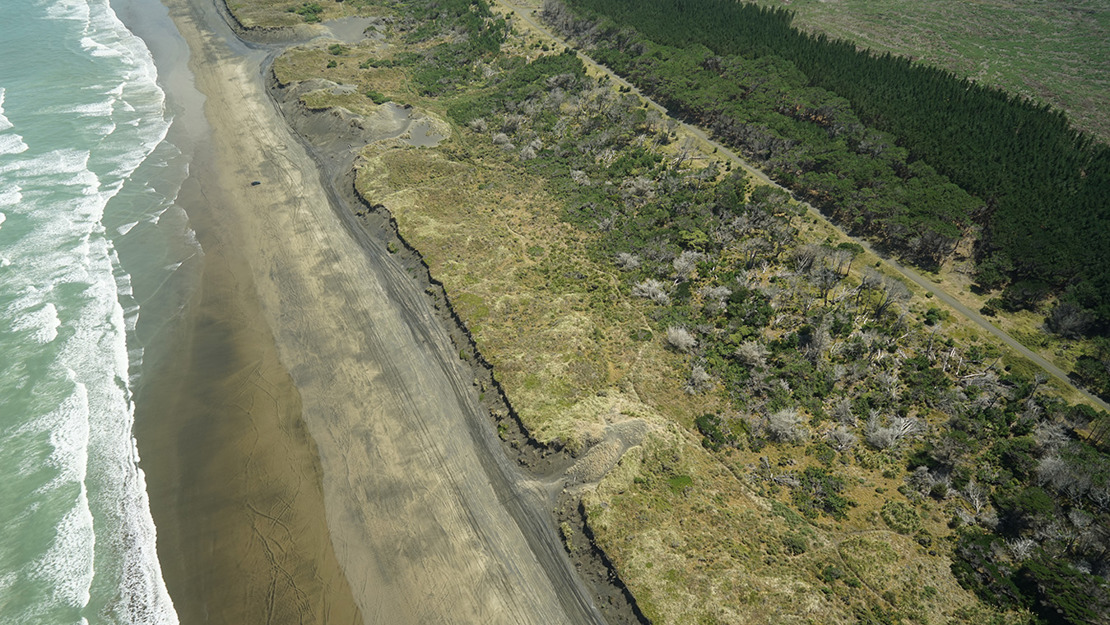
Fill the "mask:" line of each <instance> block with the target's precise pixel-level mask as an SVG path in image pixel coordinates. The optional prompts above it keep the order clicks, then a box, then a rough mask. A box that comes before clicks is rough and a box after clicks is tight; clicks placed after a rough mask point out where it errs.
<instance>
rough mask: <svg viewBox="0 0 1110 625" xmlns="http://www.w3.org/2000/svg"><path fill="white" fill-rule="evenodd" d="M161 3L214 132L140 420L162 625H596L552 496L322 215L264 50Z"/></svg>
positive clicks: (419, 314) (398, 277) (418, 301)
mask: <svg viewBox="0 0 1110 625" xmlns="http://www.w3.org/2000/svg"><path fill="white" fill-rule="evenodd" d="M166 5H167V6H169V8H170V13H171V16H172V17H173V18H174V20H175V22H176V23H177V26H178V29H179V30H180V32H181V33H182V35H183V36H184V37H185V39H186V41H187V42H188V43H189V47H190V49H191V60H190V67H191V69H192V71H193V75H194V78H195V81H196V86H197V88H198V89H199V90H200V91H201V92H202V93H203V94H204V96H205V97H206V102H205V105H204V115H205V118H206V120H207V125H208V126H209V128H210V133H208V132H207V131H206V138H205V139H203V140H202V141H201V142H200V143H201V145H200V148H199V149H198V152H197V156H196V158H195V160H194V164H193V168H192V170H191V176H190V179H189V180H188V181H187V183H186V185H185V187H184V188H183V189H182V194H181V197H180V198H179V204H181V205H182V206H183V207H184V208H185V209H186V211H187V212H188V213H189V215H190V219H191V221H192V222H193V224H194V227H195V228H196V230H197V234H198V239H199V241H200V242H201V245H202V246H203V248H204V250H205V267H204V272H203V280H202V285H201V288H200V293H199V294H198V296H197V298H196V300H195V302H194V304H193V306H192V307H191V308H190V314H189V315H188V318H187V319H186V320H184V321H183V323H182V324H181V326H182V328H181V330H180V332H179V333H178V335H177V336H176V337H175V339H174V340H175V347H174V355H175V357H173V358H169V359H167V361H168V362H167V363H166V364H165V365H164V367H163V368H164V369H165V371H163V372H161V373H160V374H159V375H157V376H155V379H156V382H153V383H151V384H150V385H148V388H147V389H146V390H145V392H144V394H143V395H142V396H141V397H140V402H139V406H138V423H139V431H138V438H139V443H140V452H141V454H142V457H143V467H144V469H145V470H146V472H147V475H148V482H149V490H150V495H151V502H152V510H153V514H154V519H155V523H156V525H157V527H158V531H159V554H160V557H161V559H162V562H163V569H164V572H165V576H166V580H167V584H168V586H169V589H170V594H171V596H172V597H173V600H174V603H175V606H176V607H177V609H178V612H179V614H180V616H181V621H182V623H357V622H365V623H390V624H394V623H396V624H404V623H537V624H538V623H544V624H546V623H597V622H602V621H601V618H600V616H598V613H597V611H596V609H595V608H594V607H593V605H592V603H591V601H590V600H589V599H588V598H587V597H588V596H589V595H588V593H587V591H586V590H585V588H584V587H583V586H582V583H581V582H580V581H579V580H578V578H577V576H576V575H575V574H574V572H573V568H572V567H571V565H570V564H569V561H568V560H567V558H566V556H565V554H564V552H563V550H562V546H561V543H560V539H559V537H558V535H557V533H556V531H555V527H554V521H553V519H552V516H551V513H550V510H551V507H552V501H553V499H552V496H553V492H552V490H553V489H557V486H555V485H543V484H538V483H533V482H530V481H529V480H527V479H525V478H524V476H523V475H522V474H521V473H520V472H519V471H518V470H517V469H516V467H515V466H514V465H513V464H512V462H511V461H510V460H509V459H508V458H506V457H505V456H504V454H503V453H502V452H501V450H500V448H499V447H498V443H497V439H496V435H495V433H494V432H493V426H492V424H491V422H490V420H489V415H488V412H486V411H485V410H484V409H483V408H482V406H481V405H480V404H479V402H478V391H477V389H475V388H474V385H473V376H472V375H471V373H470V371H469V370H468V369H466V368H465V367H464V366H463V365H462V363H461V362H460V361H459V359H458V355H457V353H456V350H455V349H454V348H453V347H452V343H451V341H450V338H449V336H448V335H447V333H446V331H445V330H444V328H443V327H442V326H441V325H440V324H439V322H438V321H437V320H436V319H435V317H434V315H433V314H432V311H431V309H430V306H429V304H428V302H427V300H426V299H425V298H424V297H423V295H422V293H421V291H420V290H419V287H418V286H417V284H418V283H417V282H416V281H414V280H413V279H412V278H411V277H410V276H409V275H408V273H407V272H406V271H405V270H404V269H403V268H401V267H400V266H399V265H397V264H396V263H395V262H393V260H392V259H390V257H389V254H388V253H387V252H386V251H385V250H384V249H379V246H377V245H376V244H375V243H374V242H373V241H368V240H365V239H358V238H356V237H355V236H354V235H353V233H352V231H351V229H350V228H348V227H347V226H346V225H345V224H344V222H343V220H341V219H340V218H339V216H338V215H337V211H336V210H335V208H334V207H333V205H332V202H331V200H330V199H329V194H328V193H327V191H326V189H325V186H324V183H322V179H321V175H320V172H319V170H318V168H317V166H316V164H315V162H314V161H313V160H312V159H311V158H310V157H309V156H308V155H307V154H306V153H305V151H304V149H303V148H302V146H301V145H300V143H299V142H298V141H297V140H296V138H295V137H293V136H292V135H291V134H290V131H289V130H288V127H287V126H286V124H285V123H284V121H283V119H282V118H281V117H280V115H279V113H278V112H277V110H276V108H275V107H274V105H273V103H272V102H271V101H270V99H269V98H268V96H267V95H266V91H265V86H264V81H263V77H262V72H261V69H260V68H261V67H262V66H263V64H264V61H265V57H266V54H267V50H264V49H254V50H252V49H250V48H248V47H247V46H244V45H243V44H242V43H240V42H237V41H236V40H235V38H234V36H233V35H232V34H231V32H230V30H229V29H228V28H227V27H226V25H225V24H224V23H223V22H222V20H221V18H220V16H219V14H218V13H217V11H216V10H215V7H213V6H211V2H210V0H193V1H190V0H167V2H166ZM254 182H257V183H259V184H252V183H254ZM155 413H157V415H158V418H157V419H155V418H149V417H148V418H144V417H147V415H152V414H155Z"/></svg>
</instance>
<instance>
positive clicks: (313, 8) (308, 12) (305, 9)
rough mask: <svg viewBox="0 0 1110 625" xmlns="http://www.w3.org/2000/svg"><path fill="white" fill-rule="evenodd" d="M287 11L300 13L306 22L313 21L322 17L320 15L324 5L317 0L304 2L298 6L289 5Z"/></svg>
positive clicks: (317, 20)
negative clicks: (316, 0) (315, 0)
mask: <svg viewBox="0 0 1110 625" xmlns="http://www.w3.org/2000/svg"><path fill="white" fill-rule="evenodd" d="M287 11H288V12H290V13H296V14H297V15H300V16H301V17H303V18H304V21H306V22H308V23H313V22H319V21H320V20H321V19H322V18H321V17H320V16H321V15H323V13H324V7H322V6H320V4H319V3H317V2H305V3H304V4H302V5H301V6H299V7H289V8H288V9H287Z"/></svg>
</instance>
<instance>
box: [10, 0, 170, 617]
mask: <svg viewBox="0 0 1110 625" xmlns="http://www.w3.org/2000/svg"><path fill="white" fill-rule="evenodd" d="M21 6H33V10H34V13H35V14H36V19H39V20H41V17H42V12H43V11H44V10H45V11H46V14H47V16H48V17H49V18H50V19H51V20H64V22H53V21H51V22H43V23H49V24H52V26H51V28H52V29H53V31H49V32H56V33H58V36H57V37H53V38H50V37H43V40H44V41H46V40H49V41H51V42H60V43H59V45H57V46H55V47H53V48H51V51H52V52H57V53H58V54H59V58H58V61H59V62H61V61H65V59H61V58H60V56H62V55H67V54H68V55H69V57H68V58H69V59H74V58H75V57H74V55H77V57H76V58H77V61H76V63H74V62H72V61H67V62H70V63H71V64H70V65H69V66H68V71H69V74H70V75H73V76H79V78H78V79H75V82H76V81H79V80H80V79H85V78H86V74H84V68H86V67H87V68H88V74H87V80H88V83H89V86H87V87H82V86H80V84H73V85H60V86H59V89H58V90H57V91H58V93H65V96H66V97H62V98H56V99H54V101H53V102H46V101H45V100H42V102H43V103H42V105H40V106H39V107H37V108H33V109H31V108H28V107H26V106H25V105H26V103H28V102H30V101H32V100H33V98H45V97H46V96H47V95H49V93H48V92H50V91H51V90H52V89H53V87H54V86H55V85H53V84H52V85H48V86H50V87H51V89H41V88H39V85H40V84H41V83H40V82H36V80H38V77H39V76H47V75H49V74H47V73H45V72H44V73H41V74H39V73H37V72H31V71H27V72H23V73H18V72H17V73H16V74H17V77H18V78H19V79H20V81H21V82H18V83H17V82H12V83H8V84H5V88H6V89H7V92H5V91H4V90H3V89H0V142H2V143H0V208H2V210H3V212H0V215H2V216H3V217H0V221H4V219H6V222H5V223H3V224H2V226H3V232H2V235H3V236H4V241H3V249H2V253H3V257H2V258H0V267H3V266H5V265H6V264H7V263H8V262H9V261H10V264H11V265H12V266H13V269H16V268H17V269H18V270H17V271H15V270H6V271H0V288H2V293H0V294H2V295H4V296H5V297H8V296H11V295H13V294H15V298H14V299H12V298H10V297H9V298H8V299H5V300H2V301H4V302H5V303H4V304H3V305H2V306H0V330H3V329H4V328H5V327H8V328H15V329H17V330H18V331H19V332H22V334H21V335H20V336H19V337H16V338H13V339H12V340H17V341H19V344H20V348H21V349H20V350H19V351H17V352H12V358H14V359H23V358H28V359H29V358H30V357H32V356H36V357H39V358H40V360H41V359H42V358H45V357H48V356H51V355H53V357H54V358H55V360H53V361H52V364H51V365H50V366H51V367H52V370H53V371H54V372H55V373H58V372H59V371H66V370H68V372H70V373H69V375H70V380H69V381H70V383H71V387H68V388H70V390H71V391H72V392H71V393H70V394H69V395H68V396H65V394H64V393H63V394H62V397H61V398H59V399H55V400H53V401H56V402H58V403H57V405H56V406H51V408H52V409H45V408H44V412H47V414H46V415H44V416H42V417H39V418H37V419H34V418H31V415H28V418H29V420H32V421H34V423H35V430H36V432H38V436H39V440H40V444H42V443H45V441H46V439H45V438H44V437H45V436H47V435H46V432H49V437H48V440H49V444H50V446H49V447H47V446H46V445H45V444H42V453H41V455H40V456H39V460H38V463H39V465H38V470H39V471H40V474H41V469H42V466H43V460H44V459H45V460H47V462H46V465H47V466H49V467H50V468H51V469H53V472H54V473H56V476H55V478H54V479H52V480H50V481H49V482H48V483H47V484H46V485H45V486H42V487H41V488H39V490H38V491H35V490H34V489H28V491H27V492H34V493H35V495H36V502H32V503H29V504H28V506H27V507H28V508H30V507H31V506H32V505H38V503H37V502H38V501H42V500H46V499H47V498H51V500H52V501H55V502H56V500H57V498H58V497H63V503H64V497H69V498H75V499H76V502H75V505H73V506H72V509H69V510H68V512H67V511H66V510H67V508H66V507H61V508H58V510H57V511H51V512H46V510H47V509H48V508H47V506H43V508H42V511H43V512H41V513H40V514H43V515H48V516H45V517H43V518H50V517H51V516H52V517H53V522H54V523H55V524H56V525H55V529H56V538H55V539H54V540H53V542H52V543H49V548H45V547H46V544H47V543H43V545H42V547H41V548H40V551H39V555H38V556H35V557H34V558H32V559H31V560H30V561H31V562H32V563H33V569H34V575H33V577H35V578H36V579H41V580H43V581H44V582H45V585H44V586H43V585H40V587H48V588H50V589H51V590H50V595H49V596H52V597H53V598H54V601H55V602H58V603H59V604H65V605H70V606H79V607H82V606H84V607H87V614H88V616H89V618H90V619H92V618H93V615H94V614H95V616H96V618H95V619H94V620H95V621H97V622H112V623H119V624H121V625H123V624H128V625H136V624H138V623H143V624H144V625H146V624H161V625H167V624H171V625H172V624H175V623H177V617H176V614H175V613H174V611H173V606H172V602H171V600H170V598H169V595H168V593H167V592H166V589H165V585H164V583H163V580H162V575H161V570H160V569H159V566H158V561H157V555H156V552H155V529H154V524H153V521H152V520H151V516H150V512H149V506H148V501H147V496H146V484H145V479H144V476H143V473H142V472H141V471H140V470H139V468H138V466H137V462H138V455H137V452H136V450H135V442H134V438H133V437H132V433H131V431H132V427H133V405H132V397H131V390H130V389H131V386H130V384H129V382H130V380H131V376H132V375H133V374H134V373H137V366H138V362H139V361H141V359H142V354H143V350H142V348H141V346H137V345H130V346H129V345H128V341H127V336H128V333H133V332H134V330H135V327H136V323H137V319H138V316H139V315H140V314H141V309H140V306H138V305H137V304H135V293H134V292H133V291H134V290H135V289H138V288H139V287H140V284H143V283H142V282H141V280H140V279H139V278H142V279H144V280H146V283H147V284H149V283H150V282H151V280H150V278H151V277H152V276H154V277H160V276H161V273H162V272H169V273H172V272H173V270H172V269H170V268H164V267H163V266H164V264H165V263H166V262H168V261H163V260H161V258H162V256H161V255H159V254H148V253H147V252H146V247H145V246H146V243H142V244H141V245H139V246H137V247H132V248H131V250H133V251H134V250H138V253H139V254H140V256H139V260H138V261H130V260H129V261H128V262H136V264H135V265H134V268H135V269H137V271H136V281H135V282H134V285H133V284H132V280H131V276H130V274H129V272H128V271H127V270H126V269H125V268H124V267H121V265H120V259H119V258H118V257H117V255H116V253H115V251H114V246H113V242H112V238H115V240H116V241H117V242H119V243H120V245H121V249H124V250H125V251H126V248H125V247H124V244H125V243H126V242H127V241H130V240H137V241H144V238H143V237H145V236H147V233H148V232H157V230H155V229H152V228H149V227H147V226H145V225H144V227H143V228H141V229H139V230H138V231H137V232H133V229H134V228H135V226H136V225H137V224H142V223H144V222H145V221H146V220H147V219H150V218H151V215H152V214H154V213H156V212H157V213H159V214H160V213H161V212H162V211H164V210H165V209H166V206H168V205H169V204H162V202H164V201H165V198H163V197H161V196H160V195H158V194H152V196H151V199H153V200H154V202H153V203H152V204H151V205H149V206H144V205H143V204H142V202H143V200H144V198H143V197H140V194H137V193H132V192H131V191H132V189H130V188H129V187H128V188H126V189H125V186H124V185H125V183H126V182H127V180H128V179H129V178H131V177H132V176H133V175H135V177H136V178H139V179H142V178H143V177H145V176H147V174H145V173H141V174H140V175H136V174H135V172H136V168H138V167H139V166H140V165H141V164H142V163H143V161H144V159H147V158H148V157H149V156H150V154H151V153H152V151H153V150H154V149H155V148H156V146H158V145H159V143H160V142H162V141H163V140H164V139H165V137H166V133H167V131H168V128H169V121H168V120H167V119H166V112H165V96H164V93H163V92H162V91H161V89H160V88H159V87H158V85H157V82H156V81H157V74H156V70H155V67H154V64H153V61H152V59H151V56H150V52H149V51H148V50H147V49H146V47H145V45H144V44H143V42H142V41H141V40H139V39H138V38H136V37H135V36H134V35H132V34H131V33H130V32H129V31H127V30H126V28H124V26H123V24H122V23H120V21H119V20H118V18H117V17H116V15H115V13H114V12H113V11H112V9H111V7H110V6H109V3H108V0H87V1H86V0H32V2H31V3H28V5H21ZM6 28H8V27H6V26H4V25H0V33H3V35H0V38H7V39H9V40H11V41H13V42H14V39H11V38H10V37H7V35H9V34H10V33H12V32H16V33H21V32H30V31H28V30H26V29H24V28H22V27H21V28H20V29H19V30H17V31H11V30H10V28H8V29H7V30H5V29H6ZM78 42H80V44H79V45H78ZM0 47H3V42H2V41H0ZM21 49H23V50H26V49H28V47H27V46H26V45H23V46H21ZM26 58H30V57H26ZM53 61H54V59H44V60H43V63H48V62H53ZM77 67H80V68H82V69H80V70H77V71H76V72H75V71H73V70H74V69H75V68H77ZM62 86H64V87H65V88H66V89H68V91H64V92H63V90H62V89H61V87H62ZM17 89H18V90H19V91H18V92H19V94H20V96H21V97H19V98H16V97H15V95H14V94H15V93H17ZM5 95H6V96H7V104H8V105H9V107H8V109H9V110H7V111H5V110H4V105H5V101H4V97H5ZM17 103H19V105H20V106H17ZM51 105H52V106H51ZM21 106H23V107H24V108H20V107H21ZM9 116H10V119H9ZM75 117H81V119H80V120H79V121H74V118H75ZM55 118H56V119H57V122H55V123H52V120H54V119H55ZM13 129H14V130H13ZM69 129H73V132H72V135H73V140H72V141H70V142H68V143H67V142H66V140H67V139H69V137H68V136H67V134H66V133H67V132H68V131H69ZM15 131H18V133H19V134H18V135H17V134H16V133H15ZM50 131H53V132H50ZM16 141H18V143H17V142H16ZM51 142H53V143H51ZM27 144H30V147H26V146H27ZM63 145H68V146H70V147H66V148H62V149H52V148H58V147H60V146H63ZM17 149H18V150H19V152H18V153H17V152H15V150H17ZM159 158H162V156H161V155H159ZM139 184H141V183H139ZM121 190H126V193H123V194H121ZM114 197H118V198H119V200H118V201H117V202H114V203H113V202H112V200H113V198H114ZM131 203H133V204H134V208H131ZM106 225H107V230H106ZM13 226H14V227H13ZM189 234H190V235H191V233H189ZM128 235H130V236H128ZM110 237H111V238H110ZM133 251H132V252H129V253H134V252H133ZM121 253H122V252H121ZM141 254H148V255H150V256H152V257H151V258H150V260H149V264H148V265H147V266H144V265H143V264H142V262H143V260H144V259H143V257H142V256H141ZM127 258H128V257H127V256H125V259H127ZM172 260H174V259H173V258H170V259H169V261H172ZM0 338H10V337H3V336H0ZM5 347H6V346H5ZM5 356H7V353H5ZM28 362H29V360H28ZM24 368H26V367H24ZM0 369H4V379H3V380H2V381H3V382H4V383H5V384H7V383H9V382H12V381H14V380H15V379H16V377H18V376H25V374H24V373H22V372H21V370H20V367H14V368H13V367H8V368H5V367H3V366H0ZM30 370H31V371H32V372H34V371H35V370H34V369H30ZM9 372H10V375H9ZM35 376H39V377H41V376H42V372H41V370H39V371H37V372H34V373H33V374H32V377H33V379H30V380H29V381H28V382H27V383H28V384H35V383H36V382H37V380H38V377H35ZM55 382H57V380H55ZM64 382H65V380H62V383H64ZM13 383H14V382H13ZM63 385H64V384H63ZM9 388H11V386H9ZM55 390H57V389H55ZM47 454H49V458H48V459H47ZM26 462H31V460H29V459H28V460H22V459H20V460H19V464H20V465H22V464H25V463H26ZM31 468H34V467H31ZM28 475H34V473H29V474H28ZM75 485H79V486H75ZM36 486H38V484H36ZM78 490H80V495H79V496H78V494H77V491H78ZM40 491H41V492H40ZM71 500H72V499H71ZM65 505H66V506H68V505H69V504H68V503H66V504H65ZM94 522H95V525H94ZM94 528H95V529H94ZM46 529H49V526H46ZM94 531H95V534H94ZM0 542H2V541H0ZM94 547H95V554H96V556H95V560H94V558H93V553H94ZM0 549H3V546H2V545H0ZM0 555H5V554H3V553H0ZM94 562H95V565H96V566H95V570H94V568H93V567H94ZM102 565H103V566H102ZM4 574H5V571H2V570H0V576H4ZM7 582H10V583H11V584H15V585H16V586H17V591H18V592H26V586H21V584H24V583H25V582H22V581H19V580H18V579H17V580H16V581H14V582H12V581H10V576H4V577H2V579H0V586H2V585H3V583H7ZM90 589H91V597H92V599H91V602H90ZM5 594H7V593H5V592H4V591H3V589H2V588H0V595H5ZM42 603H43V604H44V605H43V607H42V609H44V610H45V609H48V607H49V606H45V603H47V602H42ZM3 604H4V600H3V598H0V606H3ZM37 609H38V608H36V610H37ZM93 610H96V612H93ZM0 613H2V615H0V621H3V620H4V619H5V618H7V617H9V616H10V615H9V614H7V613H4V612H3V609H2V607H0ZM42 614H47V612H42ZM51 614H53V613H51ZM67 614H68V613H67ZM78 618H79V617H75V618H72V619H71V618H68V617H66V618H65V619H64V620H65V622H74V621H75V620H78ZM21 622H61V621H60V620H59V619H57V618H40V619H37V620H36V619H33V618H32V619H24V620H23V621H21Z"/></svg>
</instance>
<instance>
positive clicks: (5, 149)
mask: <svg viewBox="0 0 1110 625" xmlns="http://www.w3.org/2000/svg"><path fill="white" fill-rule="evenodd" d="M27 149H28V148H27V144H26V143H24V142H23V137H21V136H19V135H17V134H3V135H0V156H2V155H4V154H22V153H24V152H26V151H27Z"/></svg>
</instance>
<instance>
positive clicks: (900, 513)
mask: <svg viewBox="0 0 1110 625" xmlns="http://www.w3.org/2000/svg"><path fill="white" fill-rule="evenodd" d="M879 515H880V516H881V517H882V518H883V522H885V523H886V524H887V525H888V526H890V529H892V530H894V531H896V532H898V533H899V534H912V533H914V532H915V531H916V530H917V528H918V526H920V524H921V520H920V519H919V518H918V516H917V513H916V512H914V509H913V508H911V507H910V506H908V505H906V504H905V503H903V502H901V501H888V502H886V503H884V504H883V508H882V510H881V511H880V512H879Z"/></svg>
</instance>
